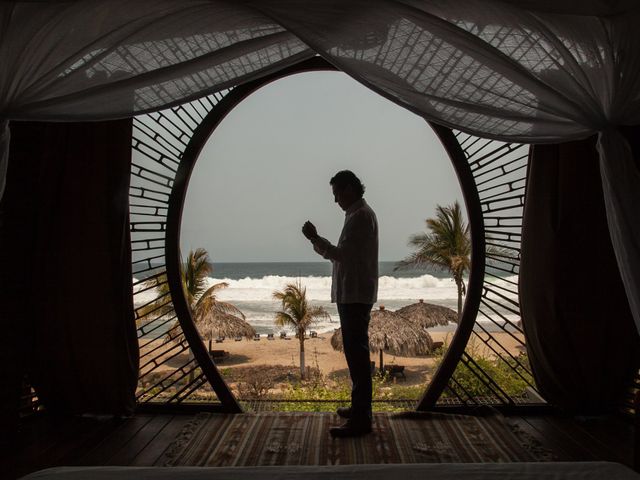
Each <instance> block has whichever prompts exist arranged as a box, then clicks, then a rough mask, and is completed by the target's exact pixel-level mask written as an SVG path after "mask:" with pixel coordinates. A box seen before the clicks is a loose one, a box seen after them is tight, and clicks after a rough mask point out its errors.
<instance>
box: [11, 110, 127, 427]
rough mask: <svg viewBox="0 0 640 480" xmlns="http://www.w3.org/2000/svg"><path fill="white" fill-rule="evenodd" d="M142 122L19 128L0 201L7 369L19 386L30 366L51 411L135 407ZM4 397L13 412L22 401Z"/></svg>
mask: <svg viewBox="0 0 640 480" xmlns="http://www.w3.org/2000/svg"><path fill="white" fill-rule="evenodd" d="M131 125H132V123H131V120H121V121H112V122H97V123H57V124H53V123H27V122H24V123H21V122H13V123H12V124H11V134H12V140H11V150H10V159H9V172H8V177H7V180H8V181H7V188H6V192H5V195H4V198H3V199H2V203H1V204H0V215H1V217H0V221H1V222H2V223H1V225H0V229H1V230H0V242H1V243H0V255H1V256H2V257H1V262H2V263H1V265H2V266H1V268H2V270H1V273H2V284H1V293H0V295H2V298H1V300H2V301H1V302H0V303H1V304H2V307H0V308H2V316H1V317H0V322H1V327H2V329H3V330H4V331H5V332H7V333H8V339H9V341H8V342H7V343H8V345H7V346H8V348H7V349H4V350H3V353H2V358H0V362H1V363H0V364H2V365H11V368H10V369H9V371H7V372H4V375H5V376H6V377H7V378H6V380H7V382H8V383H9V384H10V385H11V389H10V390H11V391H12V392H13V391H15V389H16V388H17V386H18V385H19V383H20V381H21V378H22V375H23V374H24V373H27V375H28V377H29V380H30V381H31V383H32V384H33V386H34V387H35V388H36V391H37V394H38V396H39V397H40V399H41V400H42V402H43V403H44V404H45V405H46V407H47V408H48V409H49V410H51V411H56V412H61V413H62V412H64V413H86V412H100V413H127V412H131V411H132V409H133V408H134V406H135V396H134V394H135V387H136V382H137V369H138V345H137V339H136V333H135V321H134V313H133V305H132V285H131V253H130V241H129V213H128V187H129V168H130V162H131V128H132V127H131ZM3 404H4V406H5V407H9V409H10V410H11V409H12V408H14V407H15V398H14V397H11V395H9V394H7V395H5V397H4V399H3ZM3 410H4V409H3ZM11 418H14V416H12V417H11ZM5 420H6V421H7V422H12V421H13V420H11V419H10V418H9V419H8V417H7V415H5Z"/></svg>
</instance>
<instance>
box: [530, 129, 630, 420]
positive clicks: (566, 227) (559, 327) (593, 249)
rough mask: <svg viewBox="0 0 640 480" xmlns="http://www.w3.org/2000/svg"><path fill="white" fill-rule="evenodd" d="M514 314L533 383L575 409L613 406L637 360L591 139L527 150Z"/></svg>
mask: <svg viewBox="0 0 640 480" xmlns="http://www.w3.org/2000/svg"><path fill="white" fill-rule="evenodd" d="M528 173H529V174H528V181H527V193H526V200H525V209H524V219H523V231H522V252H521V264H520V277H519V278H520V280H519V282H520V285H519V287H520V288H519V292H520V308H521V314H522V323H523V328H524V332H525V337H526V343H527V351H528V353H529V357H530V363H531V367H532V369H533V373H534V377H535V380H536V385H537V386H538V388H539V389H540V392H541V393H542V395H543V396H544V398H545V399H546V400H547V401H549V402H551V403H553V404H555V405H558V406H561V407H564V408H566V409H569V410H571V411H573V412H579V413H590V414H596V413H604V412H608V411H611V410H613V409H614V408H615V407H616V406H617V405H618V404H619V402H620V400H621V399H622V398H623V396H624V395H625V394H626V389H627V388H628V386H629V385H630V382H631V380H632V379H633V377H634V375H635V373H636V372H637V370H638V366H639V360H640V357H639V355H640V338H639V337H638V333H637V330H636V328H635V325H634V321H633V316H632V314H631V311H630V308H629V304H628V302H627V298H626V295H625V291H624V285H623V283H622V280H621V278H620V273H619V271H618V268H617V264H616V259H615V256H614V249H613V248H612V244H611V239H610V236H609V233H608V228H607V216H606V214H605V206H604V198H603V192H602V186H601V183H600V175H599V170H598V154H597V152H596V148H595V139H594V138H590V139H587V140H583V141H579V142H570V143H565V144H560V145H537V146H534V147H533V148H532V153H531V157H530V163H529V172H528Z"/></svg>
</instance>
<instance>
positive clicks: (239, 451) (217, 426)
mask: <svg viewBox="0 0 640 480" xmlns="http://www.w3.org/2000/svg"><path fill="white" fill-rule="evenodd" d="M340 423H341V419H340V418H338V417H337V415H335V414H331V413H303V412H295V413H271V412H270V413H256V414H249V413H245V414H238V415H225V414H215V413H203V414H199V415H197V416H196V417H195V418H194V420H193V421H192V422H190V423H189V424H188V425H187V426H186V427H185V428H184V430H183V431H182V433H181V434H180V435H179V437H178V438H177V439H176V440H175V441H174V442H173V443H172V445H170V446H169V448H168V449H167V450H166V451H165V453H164V454H163V456H162V457H161V458H160V460H159V461H158V464H159V465H165V466H178V465H181V466H250V465H340V464H353V463H360V464H362V463H364V464H366V463H428V462H517V461H536V460H539V459H538V458H535V454H534V452H532V451H530V450H528V449H526V448H525V447H524V446H523V445H521V443H520V442H519V440H518V438H517V437H516V436H515V435H514V434H513V433H512V432H511V430H510V429H509V426H508V425H507V424H506V421H505V420H504V419H503V417H502V416H501V415H499V414H491V415H485V416H479V417H475V416H467V415H452V414H438V413H420V414H416V413H410V414H388V413H376V414H374V420H373V433H372V434H370V435H366V436H364V437H357V438H348V439H344V438H340V439H334V438H332V437H331V436H330V435H329V427H332V426H334V425H339V424H340Z"/></svg>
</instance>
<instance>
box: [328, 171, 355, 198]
mask: <svg viewBox="0 0 640 480" xmlns="http://www.w3.org/2000/svg"><path fill="white" fill-rule="evenodd" d="M329 185H335V186H336V187H337V188H339V189H340V190H342V189H343V188H345V187H346V186H347V185H351V187H352V188H353V191H354V192H355V193H356V194H357V195H358V196H359V197H362V196H363V195H364V185H363V184H362V182H361V181H360V179H359V178H358V177H356V174H355V173H353V172H352V171H351V170H341V171H339V172H338V173H336V174H335V175H334V176H333V178H332V179H331V180H329Z"/></svg>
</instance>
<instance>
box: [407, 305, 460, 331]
mask: <svg viewBox="0 0 640 480" xmlns="http://www.w3.org/2000/svg"><path fill="white" fill-rule="evenodd" d="M396 313H397V314H398V315H400V316H402V317H404V318H406V319H407V320H409V321H410V322H413V323H414V324H415V325H417V326H419V327H422V328H431V327H436V326H438V325H448V324H449V323H457V322H458V314H457V313H456V312H455V311H453V310H451V309H450V308H447V307H443V306H442V305H434V304H433V303H425V301H424V300H422V299H421V300H420V301H419V302H418V303H412V304H411V305H407V306H406V307H402V308H400V309H398V310H396Z"/></svg>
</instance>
